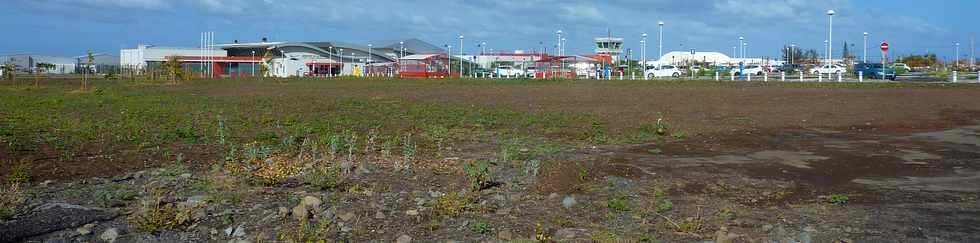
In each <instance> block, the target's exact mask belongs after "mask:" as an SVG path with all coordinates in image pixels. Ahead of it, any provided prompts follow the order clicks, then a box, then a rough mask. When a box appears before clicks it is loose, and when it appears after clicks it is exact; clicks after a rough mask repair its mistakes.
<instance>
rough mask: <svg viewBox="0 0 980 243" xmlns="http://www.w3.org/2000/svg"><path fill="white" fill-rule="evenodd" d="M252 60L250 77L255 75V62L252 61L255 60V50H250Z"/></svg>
mask: <svg viewBox="0 0 980 243" xmlns="http://www.w3.org/2000/svg"><path fill="white" fill-rule="evenodd" d="M252 61H253V63H252V65H251V66H252V77H255V63H254V61H255V51H252Z"/></svg>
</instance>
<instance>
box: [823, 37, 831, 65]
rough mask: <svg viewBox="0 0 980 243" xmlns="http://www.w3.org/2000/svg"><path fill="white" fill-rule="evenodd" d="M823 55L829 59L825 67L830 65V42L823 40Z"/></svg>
mask: <svg viewBox="0 0 980 243" xmlns="http://www.w3.org/2000/svg"><path fill="white" fill-rule="evenodd" d="M823 54H824V57H826V58H827V62H826V63H825V64H824V65H830V41H828V40H823Z"/></svg>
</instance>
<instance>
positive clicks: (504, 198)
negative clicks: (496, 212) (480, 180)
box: [493, 194, 507, 201]
mask: <svg viewBox="0 0 980 243" xmlns="http://www.w3.org/2000/svg"><path fill="white" fill-rule="evenodd" d="M493 200H497V201H506V200H507V197H504V195H500V194H497V195H493Z"/></svg>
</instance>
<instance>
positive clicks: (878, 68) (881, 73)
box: [854, 63, 895, 81]
mask: <svg viewBox="0 0 980 243" xmlns="http://www.w3.org/2000/svg"><path fill="white" fill-rule="evenodd" d="M862 74H863V75H864V77H868V78H872V79H888V80H892V81H895V69H894V68H891V67H885V66H883V65H881V63H859V64H857V65H854V75H862Z"/></svg>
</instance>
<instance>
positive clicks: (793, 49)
mask: <svg viewBox="0 0 980 243" xmlns="http://www.w3.org/2000/svg"><path fill="white" fill-rule="evenodd" d="M789 48H790V49H789V64H793V55H796V44H790V45H789Z"/></svg>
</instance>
